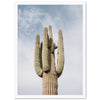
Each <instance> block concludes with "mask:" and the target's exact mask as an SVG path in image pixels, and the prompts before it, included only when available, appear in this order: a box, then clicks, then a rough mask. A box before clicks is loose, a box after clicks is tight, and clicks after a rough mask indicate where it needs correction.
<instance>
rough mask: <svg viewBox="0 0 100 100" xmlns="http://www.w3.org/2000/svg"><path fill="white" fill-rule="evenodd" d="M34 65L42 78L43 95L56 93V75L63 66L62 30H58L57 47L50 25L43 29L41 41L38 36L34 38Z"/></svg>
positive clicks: (59, 73)
mask: <svg viewBox="0 0 100 100" xmlns="http://www.w3.org/2000/svg"><path fill="white" fill-rule="evenodd" d="M57 48H58V59H57V67H55V49H57ZM34 67H35V71H36V73H37V75H38V76H40V77H42V78H43V95H57V94H58V92H57V88H58V77H59V76H60V75H61V74H62V71H63V67H64V46H63V36H62V31H61V30H59V31H58V47H57V46H56V45H55V43H54V42H53V35H52V27H51V26H50V25H49V34H48V29H47V27H45V28H44V31H43V42H41V43H40V36H39V35H38V34H37V35H36V38H35V53H34Z"/></svg>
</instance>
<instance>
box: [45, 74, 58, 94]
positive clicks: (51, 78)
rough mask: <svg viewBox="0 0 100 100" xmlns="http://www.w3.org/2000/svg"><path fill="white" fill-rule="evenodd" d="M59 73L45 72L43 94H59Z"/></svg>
mask: <svg viewBox="0 0 100 100" xmlns="http://www.w3.org/2000/svg"><path fill="white" fill-rule="evenodd" d="M57 87H58V85H57V75H53V74H52V73H48V74H46V73H44V74H43V95H57V94H58V93H57Z"/></svg>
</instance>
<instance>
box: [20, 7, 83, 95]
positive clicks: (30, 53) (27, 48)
mask: <svg viewBox="0 0 100 100" xmlns="http://www.w3.org/2000/svg"><path fill="white" fill-rule="evenodd" d="M82 11H83V9H82V5H19V6H18V94H19V95H42V79H41V78H40V77H38V76H37V75H36V73H35V71H34V43H35V35H36V34H37V33H38V34H39V35H40V40H41V41H42V38H43V28H44V27H48V26H49V25H52V31H53V39H54V42H55V43H56V45H57V43H58V30H59V29H61V30H62V32H63V39H64V40H63V41H64V54H65V64H64V70H63V73H62V75H61V77H60V78H59V79H58V94H59V95H81V94H82V91H83V88H82V85H83V84H82V83H83V79H82V77H83V76H82V75H83V70H82V68H83V66H82V65H83V59H82V55H83V51H82V49H83V48H82V46H83V45H82V38H83V37H82V35H83V30H82V24H83V23H82V16H83V15H82V13H83V12H82ZM55 53H56V58H55V62H57V51H56V52H55Z"/></svg>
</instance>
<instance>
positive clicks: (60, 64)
mask: <svg viewBox="0 0 100 100" xmlns="http://www.w3.org/2000/svg"><path fill="white" fill-rule="evenodd" d="M63 67H64V47H63V37H62V31H61V30H59V32H58V61H57V67H56V72H57V74H58V77H59V76H60V75H61V73H62V71H63Z"/></svg>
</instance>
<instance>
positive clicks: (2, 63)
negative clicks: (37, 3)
mask: <svg viewBox="0 0 100 100" xmlns="http://www.w3.org/2000/svg"><path fill="white" fill-rule="evenodd" d="M15 1H18V0H15ZM24 1H28V0H24ZM50 1H52V0H50ZM57 1H58V0H57ZM77 1H82V0H77ZM85 1H87V100H94V99H95V100H99V99H100V96H99V94H100V63H99V62H100V13H99V12H100V11H99V10H100V2H99V0H85ZM14 99H15V63H14V0H2V1H0V100H14Z"/></svg>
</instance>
